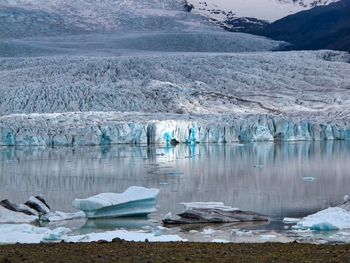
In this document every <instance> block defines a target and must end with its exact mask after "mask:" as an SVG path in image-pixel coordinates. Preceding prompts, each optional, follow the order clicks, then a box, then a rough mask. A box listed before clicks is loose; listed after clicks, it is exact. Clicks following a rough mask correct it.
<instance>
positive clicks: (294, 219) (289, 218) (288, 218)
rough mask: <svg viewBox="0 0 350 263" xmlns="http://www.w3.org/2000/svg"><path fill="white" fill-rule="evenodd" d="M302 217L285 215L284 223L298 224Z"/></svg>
mask: <svg viewBox="0 0 350 263" xmlns="http://www.w3.org/2000/svg"><path fill="white" fill-rule="evenodd" d="M300 220H301V219H300V218H292V217H285V218H284V219H283V223H285V224H296V223H298V222H299V221H300Z"/></svg>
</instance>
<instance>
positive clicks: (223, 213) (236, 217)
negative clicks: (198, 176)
mask: <svg viewBox="0 0 350 263" xmlns="http://www.w3.org/2000/svg"><path fill="white" fill-rule="evenodd" d="M182 205H183V206H184V207H185V211H184V212H183V213H181V214H178V216H180V219H171V218H169V215H167V216H166V218H164V219H163V223H164V224H199V223H231V222H251V221H268V220H269V218H268V217H267V216H264V215H261V214H258V213H255V212H251V211H242V210H240V209H238V208H232V207H230V206H225V204H224V203H221V202H209V203H204V202H194V203H182Z"/></svg>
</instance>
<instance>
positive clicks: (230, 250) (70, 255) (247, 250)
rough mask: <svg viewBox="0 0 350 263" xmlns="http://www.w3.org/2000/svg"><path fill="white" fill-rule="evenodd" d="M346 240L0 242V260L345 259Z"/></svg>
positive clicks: (348, 253) (349, 249)
mask: <svg viewBox="0 0 350 263" xmlns="http://www.w3.org/2000/svg"><path fill="white" fill-rule="evenodd" d="M349 258H350V244H346V245H311V244H298V243H289V244H281V243H263V244H242V243H239V244H237V243H236V244H234V243H231V244H221V243H182V242H179V243H148V242H141V243H138V242H126V241H122V240H119V239H117V240H115V242H112V243H107V242H102V241H99V242H93V243H78V244H70V243H56V244H37V245H22V244H15V245H0V262H1V263H3V262H23V261H26V262H77V261H78V260H84V262H346V261H348V260H349Z"/></svg>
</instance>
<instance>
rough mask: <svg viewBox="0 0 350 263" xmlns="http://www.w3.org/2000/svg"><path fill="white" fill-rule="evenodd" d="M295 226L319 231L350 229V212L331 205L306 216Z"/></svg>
mask: <svg viewBox="0 0 350 263" xmlns="http://www.w3.org/2000/svg"><path fill="white" fill-rule="evenodd" d="M293 228H294V229H310V230H319V231H327V230H338V229H350V212H349V211H347V210H345V209H343V208H340V207H330V208H327V209H325V210H322V211H320V212H317V213H315V214H312V215H309V216H307V217H304V218H303V219H302V220H301V221H300V222H298V223H297V224H296V225H295V226H293Z"/></svg>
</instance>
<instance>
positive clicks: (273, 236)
mask: <svg viewBox="0 0 350 263" xmlns="http://www.w3.org/2000/svg"><path fill="white" fill-rule="evenodd" d="M274 238H276V236H275V235H260V239H262V240H270V239H274Z"/></svg>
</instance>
